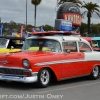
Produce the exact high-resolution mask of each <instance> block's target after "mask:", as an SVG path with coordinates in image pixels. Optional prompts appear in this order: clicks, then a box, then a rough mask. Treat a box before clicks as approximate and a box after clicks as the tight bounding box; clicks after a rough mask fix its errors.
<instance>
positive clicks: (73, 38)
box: [27, 36, 89, 44]
mask: <svg viewBox="0 0 100 100" xmlns="http://www.w3.org/2000/svg"><path fill="white" fill-rule="evenodd" d="M35 38H41V39H55V40H58V41H62V40H65V41H67V40H68V41H72V40H73V41H84V42H86V43H88V44H89V42H88V41H87V40H85V39H83V38H81V37H76V36H32V37H28V38H27V39H35Z"/></svg>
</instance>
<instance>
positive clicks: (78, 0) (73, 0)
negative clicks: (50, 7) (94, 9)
mask: <svg viewBox="0 0 100 100" xmlns="http://www.w3.org/2000/svg"><path fill="white" fill-rule="evenodd" d="M64 2H73V3H76V4H77V5H78V6H79V5H82V2H81V1H80V0H59V1H58V5H59V4H63V3H64Z"/></svg>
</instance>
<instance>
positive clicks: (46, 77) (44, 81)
mask: <svg viewBox="0 0 100 100" xmlns="http://www.w3.org/2000/svg"><path fill="white" fill-rule="evenodd" d="M49 78H50V76H49V72H48V71H47V70H43V71H42V72H41V76H40V79H41V82H42V84H44V85H46V84H48V82H49Z"/></svg>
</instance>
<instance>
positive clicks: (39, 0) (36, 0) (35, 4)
mask: <svg viewBox="0 0 100 100" xmlns="http://www.w3.org/2000/svg"><path fill="white" fill-rule="evenodd" d="M41 1H42V0H31V3H32V4H33V5H34V7H35V9H34V26H35V27H36V9H37V6H38V5H39V4H40V3H41Z"/></svg>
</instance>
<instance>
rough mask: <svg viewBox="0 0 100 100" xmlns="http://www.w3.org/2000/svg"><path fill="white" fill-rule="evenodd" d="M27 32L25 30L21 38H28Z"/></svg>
mask: <svg viewBox="0 0 100 100" xmlns="http://www.w3.org/2000/svg"><path fill="white" fill-rule="evenodd" d="M28 35H29V34H28V32H27V30H26V31H25V32H24V33H23V36H22V37H24V38H28Z"/></svg>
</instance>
